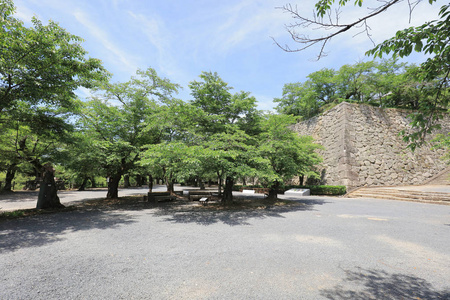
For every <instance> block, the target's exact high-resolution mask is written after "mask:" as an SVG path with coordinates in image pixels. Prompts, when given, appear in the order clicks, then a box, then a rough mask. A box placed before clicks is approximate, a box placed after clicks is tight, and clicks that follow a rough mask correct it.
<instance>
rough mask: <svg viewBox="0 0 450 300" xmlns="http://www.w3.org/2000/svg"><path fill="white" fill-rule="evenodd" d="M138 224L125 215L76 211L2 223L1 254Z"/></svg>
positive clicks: (109, 212) (0, 228)
mask: <svg viewBox="0 0 450 300" xmlns="http://www.w3.org/2000/svg"><path fill="white" fill-rule="evenodd" d="M133 222H135V221H134V220H133V217H132V216H130V215H127V214H124V213H119V212H114V211H107V210H106V211H104V210H97V209H96V210H76V211H70V212H59V213H53V214H43V215H37V216H34V217H29V218H20V219H13V220H6V221H2V222H0V253H2V252H9V251H15V250H17V249H20V248H23V247H39V246H43V245H45V244H48V243H53V242H57V241H61V240H63V239H64V234H65V233H68V232H74V231H80V230H91V229H110V228H114V227H116V226H119V225H124V224H130V223H133Z"/></svg>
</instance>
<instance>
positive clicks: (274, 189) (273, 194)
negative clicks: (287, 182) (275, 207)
mask: <svg viewBox="0 0 450 300" xmlns="http://www.w3.org/2000/svg"><path fill="white" fill-rule="evenodd" d="M279 189H280V183H279V182H278V181H275V183H274V184H273V185H272V186H271V187H270V189H269V196H268V197H267V198H268V199H271V200H276V199H277V198H278V190H279Z"/></svg>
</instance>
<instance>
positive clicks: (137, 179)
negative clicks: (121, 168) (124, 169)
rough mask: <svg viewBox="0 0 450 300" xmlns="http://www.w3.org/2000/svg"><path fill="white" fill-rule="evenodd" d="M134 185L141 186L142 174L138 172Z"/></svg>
mask: <svg viewBox="0 0 450 300" xmlns="http://www.w3.org/2000/svg"><path fill="white" fill-rule="evenodd" d="M136 186H137V187H141V186H142V176H141V175H140V174H138V175H136Z"/></svg>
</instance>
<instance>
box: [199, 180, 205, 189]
mask: <svg viewBox="0 0 450 300" xmlns="http://www.w3.org/2000/svg"><path fill="white" fill-rule="evenodd" d="M197 181H198V185H199V186H200V189H201V190H204V189H205V183H204V182H203V180H202V179H201V178H200V177H197Z"/></svg>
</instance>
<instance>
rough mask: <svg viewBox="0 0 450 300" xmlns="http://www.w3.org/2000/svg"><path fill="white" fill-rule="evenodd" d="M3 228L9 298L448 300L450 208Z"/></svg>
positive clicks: (207, 214) (171, 211)
mask: <svg viewBox="0 0 450 300" xmlns="http://www.w3.org/2000/svg"><path fill="white" fill-rule="evenodd" d="M293 201H296V202H297V203H296V204H298V205H293V206H287V207H286V206H283V207H278V206H273V207H269V208H266V209H252V210H249V209H246V210H215V209H211V208H208V207H206V208H204V207H201V206H193V205H174V204H170V203H168V204H161V205H159V206H150V205H142V206H135V207H128V208H120V207H112V208H108V209H105V208H103V209H100V208H91V209H82V210H76V211H70V212H63V213H57V214H45V215H37V216H33V217H28V218H23V219H14V220H6V221H1V222H0V269H1V270H2V272H1V275H0V286H1V288H0V299H361V300H362V299H450V284H449V280H448V278H450V206H443V205H432V204H423V203H412V202H400V201H389V200H369V199H345V198H326V197H304V198H302V199H295V200H294V199H293Z"/></svg>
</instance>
